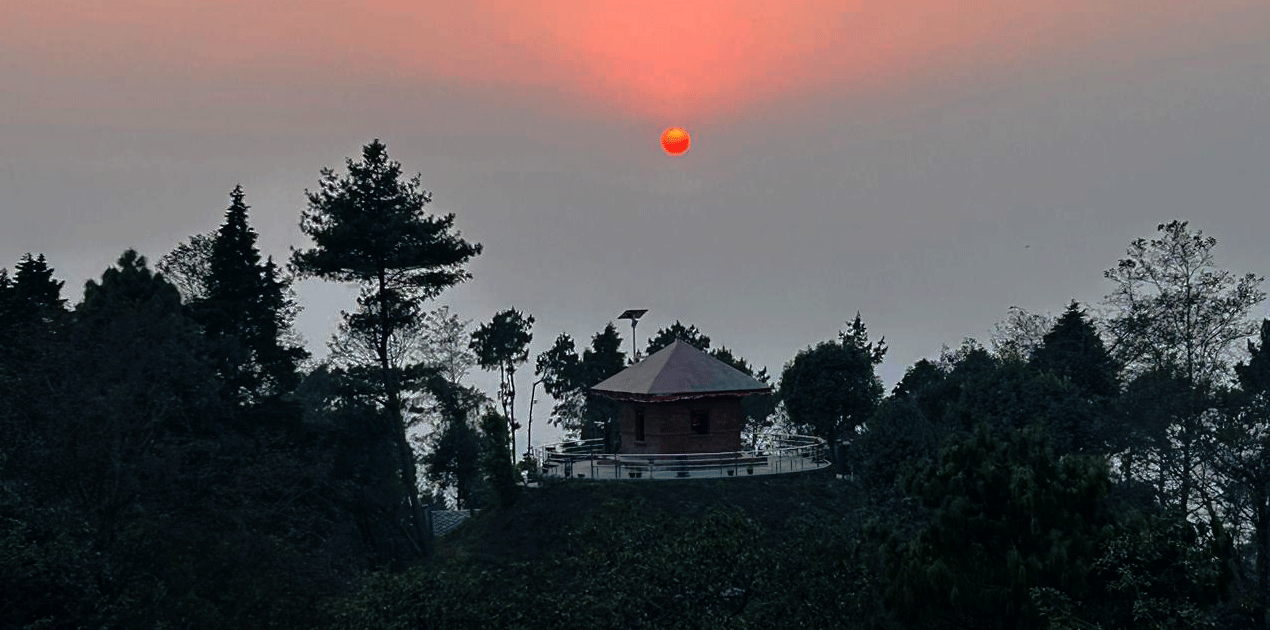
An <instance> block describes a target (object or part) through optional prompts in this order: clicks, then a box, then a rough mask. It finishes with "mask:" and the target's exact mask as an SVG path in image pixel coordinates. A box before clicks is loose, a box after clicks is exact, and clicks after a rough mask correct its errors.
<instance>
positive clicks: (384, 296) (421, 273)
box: [291, 140, 481, 545]
mask: <svg viewBox="0 0 1270 630" xmlns="http://www.w3.org/2000/svg"><path fill="white" fill-rule="evenodd" d="M347 168H348V174H347V175H346V176H342V177H341V176H337V175H336V174H335V172H334V171H333V170H331V169H329V168H328V169H323V170H322V179H321V182H320V187H319V189H318V190H317V191H309V192H307V195H308V200H309V207H308V209H307V210H305V212H304V213H303V214H302V215H301V220H300V229H301V231H303V232H304V233H305V234H306V235H308V236H309V237H310V238H312V239H313V242H314V245H315V246H314V248H313V249H309V250H304V251H295V252H293V254H292V257H291V263H292V265H293V266H294V267H295V269H296V270H297V271H298V272H299V273H300V274H301V275H308V276H315V277H320V278H323V279H327V280H334V281H338V282H352V283H355V284H357V285H359V286H360V287H361V288H362V299H361V300H359V301H361V302H362V303H363V307H364V308H363V309H361V310H359V311H358V312H355V313H351V314H345V316H344V318H345V322H346V323H347V324H348V326H349V328H350V329H352V330H354V331H358V332H361V333H364V334H366V335H367V336H368V337H370V338H371V340H372V341H373V345H374V348H375V353H376V359H377V366H376V367H377V374H376V376H375V381H374V385H375V386H376V387H377V388H378V389H379V390H380V391H381V392H382V393H383V399H384V401H385V412H386V416H387V418H388V420H389V422H390V423H392V425H393V426H392V433H393V435H394V436H395V438H396V439H395V441H396V449H397V464H398V472H399V474H400V476H401V482H402V487H403V489H404V494H405V500H406V503H407V506H408V508H409V510H410V516H411V518H410V523H411V529H412V531H413V533H414V535H415V540H416V541H417V543H418V544H420V545H422V544H423V541H424V540H425V538H426V534H425V531H424V522H423V520H424V519H423V512H422V509H421V506H420V503H419V499H418V487H419V486H418V474H417V471H416V468H415V454H414V451H413V449H412V448H411V447H410V442H409V440H408V439H407V437H406V423H405V418H404V415H403V409H402V395H401V393H402V389H403V376H404V375H403V373H402V371H401V370H397V369H394V368H393V366H392V364H391V357H390V355H389V342H390V340H391V339H392V338H393V335H394V333H395V332H396V331H398V330H400V329H402V328H403V327H406V326H409V325H411V324H412V323H413V322H415V321H416V319H417V317H418V315H419V310H420V307H421V305H422V304H423V302H424V300H426V299H430V298H433V297H436V296H437V295H438V294H440V292H441V291H443V290H444V289H446V288H447V287H450V286H452V285H455V284H458V283H460V282H463V281H464V280H467V279H468V278H470V277H471V276H470V274H469V273H468V272H467V271H466V270H465V269H464V265H465V264H466V263H467V262H468V260H470V259H471V258H472V257H473V256H476V255H478V254H480V253H481V246H480V245H479V244H473V243H468V242H467V241H465V240H463V238H462V237H461V236H460V235H459V233H458V232H457V231H454V230H453V228H454V215H453V214H449V215H445V216H433V215H429V214H427V213H426V211H425V210H424V207H425V206H426V205H427V204H428V203H430V202H431V201H432V195H431V193H429V192H427V191H425V190H423V188H422V184H421V183H420V177H419V176H418V175H416V176H415V177H413V178H411V179H403V177H402V172H401V164H400V163H398V162H395V161H393V160H390V159H389V158H388V150H387V147H385V146H384V144H383V143H381V142H380V141H379V140H375V141H373V142H371V143H370V144H368V145H366V146H365V147H364V148H363V149H362V159H361V161H359V162H354V161H353V160H352V159H349V160H347ZM366 367H370V366H366Z"/></svg>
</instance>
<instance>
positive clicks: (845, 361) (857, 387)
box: [780, 341, 882, 470]
mask: <svg viewBox="0 0 1270 630" xmlns="http://www.w3.org/2000/svg"><path fill="white" fill-rule="evenodd" d="M873 366H874V363H873V358H872V355H870V353H869V351H868V350H867V349H865V348H860V347H858V346H855V345H843V344H841V343H839V342H835V341H824V342H821V343H819V344H817V345H816V346H814V347H811V348H808V349H806V350H803V351H801V352H799V353H798V354H797V355H796V356H795V357H794V358H793V359H792V360H791V361H790V362H789V363H788V364H786V366H785V370H784V371H783V372H782V373H781V380H780V398H781V401H783V402H784V403H785V409H786V411H787V413H788V414H789V418H790V420H791V421H792V422H794V423H795V424H797V425H803V426H809V427H811V428H812V430H813V431H814V433H815V434H816V435H818V436H820V437H823V438H825V439H826V440H827V441H828V443H829V449H830V453H832V455H833V458H834V462H835V464H836V465H837V466H838V469H839V470H841V469H842V466H843V462H842V460H841V457H840V455H839V453H838V444H839V443H840V442H841V441H842V440H843V438H844V437H849V436H851V435H854V434H855V432H856V428H857V427H859V426H860V425H861V424H863V423H864V422H865V421H866V420H867V419H868V418H869V416H871V415H872V414H873V410H874V409H875V408H876V407H877V404H878V402H880V401H881V399H882V382H881V381H880V380H879V379H878V377H877V375H876V374H874V372H873Z"/></svg>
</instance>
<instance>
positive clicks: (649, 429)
mask: <svg viewBox="0 0 1270 630" xmlns="http://www.w3.org/2000/svg"><path fill="white" fill-rule="evenodd" d="M591 393H592V394H595V395H599V396H604V397H606V398H611V399H613V400H617V401H619V402H620V403H621V406H620V412H619V417H620V427H621V445H620V447H619V449H618V452H619V453H649V454H652V453H656V454H678V453H726V452H732V451H740V450H741V448H742V446H741V429H742V426H743V424H744V422H745V418H744V417H743V415H742V413H741V397H743V396H750V395H763V394H770V393H771V388H770V387H768V386H767V385H765V384H763V383H762V382H760V381H759V380H757V379H755V378H754V377H752V376H749V375H747V374H745V373H744V372H741V371H740V370H738V369H736V368H734V367H732V366H730V365H728V364H726V363H724V362H722V361H720V360H718V359H716V358H714V357H712V356H710V355H709V354H706V353H705V352H702V351H701V350H698V349H696V348H694V347H692V346H691V345H688V344H687V343H684V342H683V341H681V340H678V339H676V340H675V341H674V342H673V343H671V344H670V345H669V346H666V347H665V348H662V349H661V350H658V351H657V352H655V353H653V354H651V355H649V356H648V357H647V358H646V359H644V360H643V361H640V362H639V363H636V364H635V365H632V366H630V367H628V368H626V369H625V370H622V371H621V372H618V373H617V374H614V375H613V376H611V377H609V378H608V379H606V380H605V381H603V382H601V383H600V384H598V385H596V386H595V387H592V388H591Z"/></svg>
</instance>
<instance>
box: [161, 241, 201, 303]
mask: <svg viewBox="0 0 1270 630" xmlns="http://www.w3.org/2000/svg"><path fill="white" fill-rule="evenodd" d="M215 241H216V232H214V231H213V232H208V233H207V234H195V235H194V236H191V237H190V238H189V239H188V240H186V241H184V242H182V243H181V244H180V245H177V246H176V248H175V249H173V250H172V251H170V252H168V253H166V254H164V255H163V257H162V258H160V259H159V262H157V263H155V265H154V268H155V269H157V270H158V271H159V272H160V273H162V274H163V277H164V278H166V279H167V281H168V282H171V283H172V284H174V285H176V288H177V290H178V291H180V292H181V299H182V300H183V301H184V302H185V303H186V304H189V303H192V302H194V301H197V300H200V299H202V298H204V297H206V296H207V279H208V277H210V276H211V275H212V247H213V245H212V244H213V243H214V242H215Z"/></svg>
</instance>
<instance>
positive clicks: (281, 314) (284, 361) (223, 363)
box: [191, 186, 308, 405]
mask: <svg viewBox="0 0 1270 630" xmlns="http://www.w3.org/2000/svg"><path fill="white" fill-rule="evenodd" d="M243 197H244V193H243V189H242V186H236V187H234V190H233V191H232V192H230V205H229V208H228V209H227V210H226V211H225V221H224V223H222V224H221V227H220V229H219V230H218V231H217V233H216V237H215V238H214V239H213V240H212V247H211V257H210V259H209V260H208V264H207V276H206V277H204V278H203V279H202V288H203V295H202V296H201V297H199V298H196V299H195V300H194V301H193V303H192V305H191V306H192V311H193V313H194V316H195V319H196V320H197V321H198V322H199V323H200V324H202V326H203V331H204V334H205V335H206V336H207V338H208V339H209V341H210V342H211V344H212V347H213V349H214V352H215V357H216V362H217V365H218V368H217V371H218V372H219V374H220V377H221V379H222V381H223V382H224V386H225V391H226V392H227V394H228V397H229V399H230V400H234V401H236V402H237V403H238V404H240V405H244V404H259V403H261V402H262V401H265V400H269V399H273V400H275V401H276V400H277V399H278V398H279V397H281V396H282V395H283V394H288V393H290V392H292V391H294V390H295V388H296V386H297V385H299V382H300V374H299V370H298V366H299V363H300V361H302V360H303V359H304V358H306V357H307V356H308V352H306V351H305V350H304V349H303V348H300V347H297V346H292V345H289V344H287V343H286V342H285V341H284V340H283V334H284V332H285V331H286V330H287V329H288V328H290V325H291V320H290V316H291V315H292V313H290V312H289V309H288V299H287V289H288V286H289V283H288V282H287V281H285V280H282V279H280V278H279V273H278V268H277V266H275V265H274V263H273V259H272V258H268V259H266V260H264V261H261V259H260V251H259V250H258V249H257V248H256V232H255V230H253V229H252V228H251V226H250V225H249V224H248V222H247V209H248V208H249V206H248V205H247V204H246V203H245V202H244V201H243ZM291 310H293V308H292V309H291Z"/></svg>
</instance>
